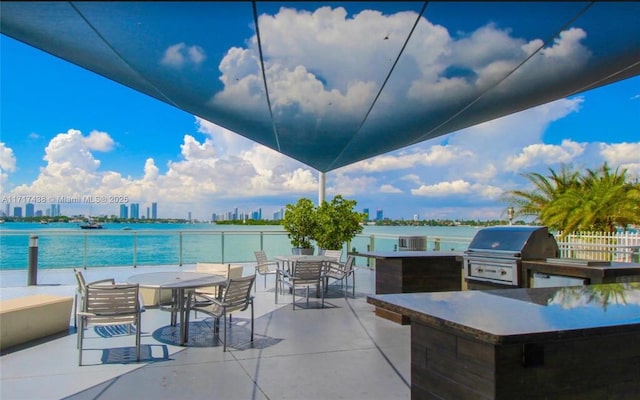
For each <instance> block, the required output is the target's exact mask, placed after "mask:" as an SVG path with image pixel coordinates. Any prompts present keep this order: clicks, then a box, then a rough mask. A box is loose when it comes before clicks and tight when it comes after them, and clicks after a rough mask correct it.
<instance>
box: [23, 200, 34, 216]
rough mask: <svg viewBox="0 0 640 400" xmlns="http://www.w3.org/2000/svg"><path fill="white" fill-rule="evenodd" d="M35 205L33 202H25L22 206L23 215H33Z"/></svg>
mask: <svg viewBox="0 0 640 400" xmlns="http://www.w3.org/2000/svg"><path fill="white" fill-rule="evenodd" d="M35 210H36V206H35V205H34V204H33V203H27V205H26V206H25V207H24V216H25V217H27V218H29V217H33V216H34V214H35Z"/></svg>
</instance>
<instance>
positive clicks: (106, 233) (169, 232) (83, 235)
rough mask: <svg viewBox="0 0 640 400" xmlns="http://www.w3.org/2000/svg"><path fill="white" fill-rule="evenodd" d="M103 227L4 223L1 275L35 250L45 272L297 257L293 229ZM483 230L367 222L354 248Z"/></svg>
mask: <svg viewBox="0 0 640 400" xmlns="http://www.w3.org/2000/svg"><path fill="white" fill-rule="evenodd" d="M103 228H104V229H92V230H85V229H81V228H80V226H79V224H76V223H49V224H40V223H27V222H5V223H3V224H1V225H0V270H12V269H27V267H28V265H29V262H34V260H33V258H34V253H35V254H36V257H37V266H38V268H74V267H110V266H139V265H183V264H195V263H197V262H223V263H225V262H252V261H254V260H255V258H254V254H253V252H254V251H255V250H259V249H262V250H265V251H266V252H267V254H268V255H269V256H270V257H273V256H275V255H280V254H290V253H291V244H290V242H289V238H288V237H287V232H286V231H285V230H284V229H283V228H282V226H279V225H259V226H255V225H253V226H251V225H216V224H206V223H201V224H176V223H136V224H123V223H105V224H103ZM477 230H478V228H477V227H470V226H435V227H434V226H376V225H367V226H365V227H364V230H363V232H362V233H361V234H359V235H358V236H357V237H356V238H354V239H353V240H352V242H351V243H350V248H349V249H348V251H354V250H355V251H367V250H376V251H394V250H397V249H398V238H399V237H401V236H422V237H426V240H427V250H437V249H439V250H464V249H466V248H467V246H468V244H469V242H470V241H471V239H472V238H473V236H474V235H475V233H476V232H477ZM35 236H37V246H36V244H35V242H34V239H33V237H35ZM34 247H37V248H35V249H34ZM344 250H345V251H346V250H347V249H346V246H345V249H344Z"/></svg>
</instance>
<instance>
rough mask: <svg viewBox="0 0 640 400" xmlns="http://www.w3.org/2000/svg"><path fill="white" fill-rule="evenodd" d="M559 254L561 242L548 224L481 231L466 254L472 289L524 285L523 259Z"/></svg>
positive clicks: (465, 272) (468, 275) (465, 261)
mask: <svg viewBox="0 0 640 400" xmlns="http://www.w3.org/2000/svg"><path fill="white" fill-rule="evenodd" d="M557 256H558V244H557V242H556V239H555V238H554V237H553V235H551V234H550V233H549V230H548V229H547V228H546V227H541V226H520V225H519V226H495V227H489V228H484V229H481V230H479V231H478V233H476V235H475V236H474V238H473V239H472V240H471V243H470V244H469V248H468V249H467V250H466V251H465V253H464V275H465V279H466V281H467V285H468V287H469V289H487V288H499V287H505V286H507V287H509V286H510V287H523V286H522V279H521V275H522V273H521V269H522V268H521V267H522V261H523V260H524V261H528V260H544V259H546V258H553V257H557Z"/></svg>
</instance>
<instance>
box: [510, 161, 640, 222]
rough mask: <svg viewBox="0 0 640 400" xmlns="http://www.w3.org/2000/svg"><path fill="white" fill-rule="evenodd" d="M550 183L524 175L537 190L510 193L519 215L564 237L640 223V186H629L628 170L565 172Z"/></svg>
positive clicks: (554, 174)
mask: <svg viewBox="0 0 640 400" xmlns="http://www.w3.org/2000/svg"><path fill="white" fill-rule="evenodd" d="M549 170H550V172H551V175H550V176H549V179H547V177H544V176H542V175H540V174H537V173H529V174H526V175H524V176H525V177H527V178H528V179H529V180H530V181H531V182H532V183H533V184H534V186H535V189H534V190H532V191H529V192H526V191H515V190H514V191H511V192H508V194H509V196H510V197H507V200H508V201H509V202H510V203H511V204H515V205H516V206H517V207H519V209H517V211H516V212H517V213H518V214H520V215H533V216H536V217H537V218H538V219H539V221H540V222H541V223H542V224H544V225H546V226H548V227H549V228H551V229H556V230H560V231H562V232H563V235H566V234H568V233H570V232H575V231H580V230H597V231H610V232H611V231H615V230H616V227H618V226H622V227H626V226H627V225H629V224H634V223H639V222H640V185H638V184H631V183H627V182H626V181H627V176H626V174H627V171H626V169H622V170H620V171H619V170H618V169H616V170H615V171H612V170H611V168H610V167H609V166H608V165H607V163H604V165H603V166H602V167H600V168H598V169H596V170H591V169H587V172H586V174H585V175H580V174H579V173H578V172H571V171H569V170H568V169H566V168H563V169H562V170H561V172H560V173H559V174H556V173H555V171H553V170H552V169H551V168H550V169H549Z"/></svg>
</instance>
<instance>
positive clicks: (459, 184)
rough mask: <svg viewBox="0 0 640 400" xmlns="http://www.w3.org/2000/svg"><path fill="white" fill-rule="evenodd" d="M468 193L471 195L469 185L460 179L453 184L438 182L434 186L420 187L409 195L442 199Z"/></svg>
mask: <svg viewBox="0 0 640 400" xmlns="http://www.w3.org/2000/svg"><path fill="white" fill-rule="evenodd" d="M469 193H471V184H470V183H469V182H466V181H463V180H462V179H458V180H456V181H453V182H439V183H436V184H434V185H422V186H420V187H419V188H418V189H413V190H411V194H413V195H417V196H437V197H444V196H450V195H452V194H469Z"/></svg>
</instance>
